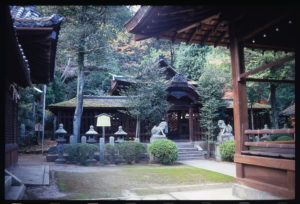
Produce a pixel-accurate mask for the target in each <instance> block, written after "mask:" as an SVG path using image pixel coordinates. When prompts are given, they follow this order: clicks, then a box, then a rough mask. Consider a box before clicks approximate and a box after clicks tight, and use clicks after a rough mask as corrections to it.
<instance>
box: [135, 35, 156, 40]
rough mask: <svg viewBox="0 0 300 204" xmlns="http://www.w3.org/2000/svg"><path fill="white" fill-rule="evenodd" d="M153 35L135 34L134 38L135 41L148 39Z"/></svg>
mask: <svg viewBox="0 0 300 204" xmlns="http://www.w3.org/2000/svg"><path fill="white" fill-rule="evenodd" d="M151 37H153V36H148V35H142V34H135V35H134V40H135V41H140V40H145V39H148V38H151Z"/></svg>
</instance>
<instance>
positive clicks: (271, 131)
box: [244, 128, 295, 135]
mask: <svg viewBox="0 0 300 204" xmlns="http://www.w3.org/2000/svg"><path fill="white" fill-rule="evenodd" d="M244 133H245V134H258V135H259V134H294V133H295V128H286V129H260V130H249V129H248V130H245V132H244Z"/></svg>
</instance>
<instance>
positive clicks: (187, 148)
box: [178, 147, 198, 151]
mask: <svg viewBox="0 0 300 204" xmlns="http://www.w3.org/2000/svg"><path fill="white" fill-rule="evenodd" d="M194 150H197V151H198V149H197V148H194V147H183V148H178V151H194Z"/></svg>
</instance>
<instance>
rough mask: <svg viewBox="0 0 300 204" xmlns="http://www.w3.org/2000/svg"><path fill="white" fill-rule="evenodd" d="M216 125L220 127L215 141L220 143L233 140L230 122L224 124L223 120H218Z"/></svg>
mask: <svg viewBox="0 0 300 204" xmlns="http://www.w3.org/2000/svg"><path fill="white" fill-rule="evenodd" d="M218 126H219V128H220V132H219V135H218V137H217V142H219V143H222V142H223V141H225V140H234V136H233V134H232V127H231V125H230V124H228V125H226V124H225V122H224V120H219V121H218Z"/></svg>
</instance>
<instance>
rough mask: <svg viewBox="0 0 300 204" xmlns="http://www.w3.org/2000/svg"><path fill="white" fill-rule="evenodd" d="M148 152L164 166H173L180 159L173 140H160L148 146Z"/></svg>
mask: <svg viewBox="0 0 300 204" xmlns="http://www.w3.org/2000/svg"><path fill="white" fill-rule="evenodd" d="M148 151H149V152H150V154H152V155H153V157H154V158H155V159H156V160H157V161H159V162H160V163H162V164H173V163H174V162H175V161H176V160H177V158H178V149H177V147H176V144H175V143H174V142H173V141H172V140H168V139H159V140H156V141H154V142H153V143H151V144H150V145H149V146H148Z"/></svg>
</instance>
